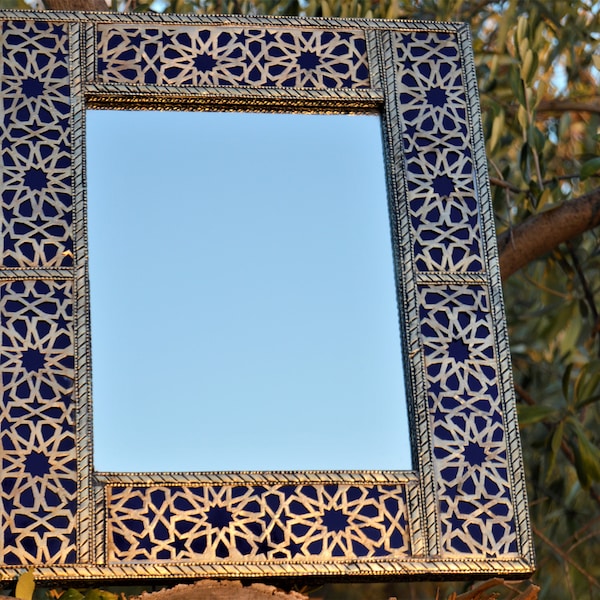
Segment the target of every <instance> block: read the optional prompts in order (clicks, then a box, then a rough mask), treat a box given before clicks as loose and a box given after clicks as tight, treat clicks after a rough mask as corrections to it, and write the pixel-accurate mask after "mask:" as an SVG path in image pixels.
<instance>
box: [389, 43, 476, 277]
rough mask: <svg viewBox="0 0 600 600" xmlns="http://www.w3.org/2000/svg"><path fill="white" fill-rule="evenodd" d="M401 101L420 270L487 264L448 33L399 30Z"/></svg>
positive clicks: (456, 58)
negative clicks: (482, 250)
mask: <svg viewBox="0 0 600 600" xmlns="http://www.w3.org/2000/svg"><path fill="white" fill-rule="evenodd" d="M394 40H395V43H396V46H395V52H396V56H397V60H396V65H397V67H396V68H397V72H396V78H397V86H398V94H399V103H398V109H399V113H400V121H401V127H402V132H403V135H402V141H403V146H404V153H405V154H404V156H405V161H406V183H407V188H408V189H407V192H408V203H409V214H410V222H411V226H412V230H413V252H414V258H415V266H416V268H417V270H419V271H446V272H473V271H481V270H483V261H482V258H481V245H480V242H479V240H480V237H481V231H480V225H479V212H478V201H477V192H476V190H475V170H474V166H473V159H472V155H471V149H470V136H469V123H468V116H467V102H466V95H465V86H464V81H463V75H462V69H461V62H460V55H459V48H458V43H457V39H456V36H455V35H453V34H450V33H443V32H437V33H429V32H414V33H395V35H394Z"/></svg>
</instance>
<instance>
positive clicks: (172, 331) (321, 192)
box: [86, 110, 411, 472]
mask: <svg viewBox="0 0 600 600" xmlns="http://www.w3.org/2000/svg"><path fill="white" fill-rule="evenodd" d="M86 128H87V134H86V135H87V178H88V179H87V185H88V233H89V243H90V281H91V292H90V293H91V317H92V372H93V403H94V461H95V468H96V470H99V471H121V472H123V471H135V472H138V471H220V470H236V471H240V470H306V469H332V470H337V469H360V470H363V469H410V468H411V458H410V445H409V436H408V425H407V417H406V412H407V411H406V399H405V383H404V377H403V373H402V360H401V344H400V335H399V326H398V312H397V306H396V293H395V283H394V274H393V265H392V250H391V241H390V230H389V217H388V212H387V200H386V190H385V174H384V161H383V153H382V144H381V132H380V128H381V125H380V119H379V117H378V116H377V115H360V116H356V115H335V116H332V115H282V114H248V113H244V114H239V113H206V112H153V111H136V112H127V111H108V110H107V111H99V110H89V111H87V125H86Z"/></svg>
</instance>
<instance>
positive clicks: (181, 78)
mask: <svg viewBox="0 0 600 600" xmlns="http://www.w3.org/2000/svg"><path fill="white" fill-rule="evenodd" d="M182 29H184V31H181V30H182ZM97 77H98V80H99V81H102V82H115V83H118V82H133V81H135V82H136V83H141V82H143V83H146V84H158V85H196V86H198V85H210V86H246V85H250V86H275V87H294V88H342V89H343V88H350V89H361V88H367V87H369V85H370V82H369V69H368V64H367V58H366V43H365V39H364V34H363V33H362V32H360V31H352V32H348V31H323V30H319V29H305V30H300V31H298V30H292V31H290V30H286V29H283V30H281V29H273V30H267V29H260V30H257V29H253V28H242V27H213V28H206V29H201V28H196V27H189V28H182V27H178V28H171V27H167V26H165V27H164V28H162V29H161V30H160V31H159V30H157V29H156V28H153V27H147V26H144V25H139V26H119V25H104V24H102V25H99V27H98V56H97Z"/></svg>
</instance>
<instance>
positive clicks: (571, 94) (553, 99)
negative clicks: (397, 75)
mask: <svg viewBox="0 0 600 600" xmlns="http://www.w3.org/2000/svg"><path fill="white" fill-rule="evenodd" d="M0 5H1V6H2V7H3V8H15V7H18V8H27V5H25V4H24V2H23V0H1V2H0ZM39 7H40V8H42V6H41V5H39ZM112 8H113V9H116V10H125V11H147V10H154V11H157V12H167V13H168V12H177V13H196V14H226V13H230V14H232V13H234V14H249V15H300V16H325V17H328V16H341V17H372V18H399V19H425V20H455V21H466V22H468V23H469V24H470V26H471V30H472V34H473V45H474V51H475V60H476V65H477V72H478V77H479V86H480V94H481V104H482V116H483V127H484V131H485V134H486V138H487V140H488V142H487V150H488V157H489V171H490V177H491V181H492V193H493V202H494V207H495V211H496V216H497V228H498V232H499V233H500V232H502V231H504V230H506V229H508V228H511V227H517V226H518V225H519V224H520V223H523V222H525V221H526V220H527V219H528V218H530V217H531V216H532V215H536V214H538V213H540V212H543V211H547V210H549V209H551V208H553V207H556V206H559V205H561V204H562V203H566V202H573V201H574V200H575V199H576V198H578V197H580V196H581V195H583V194H585V193H589V192H595V193H596V194H597V195H598V196H599V198H598V202H597V205H598V210H600V187H599V186H600V91H599V86H600V71H599V69H600V48H599V44H600V2H598V1H597V0H589V1H587V2H586V1H583V0H574V1H569V0H544V1H543V2H542V1H536V0H507V1H498V2H494V1H486V0H469V1H467V0H125V1H124V2H121V0H113V5H112ZM599 233H600V232H599V231H594V230H590V231H587V232H586V233H585V234H583V235H582V236H580V237H578V238H576V239H573V240H570V241H568V242H566V243H562V244H560V245H558V246H556V247H555V248H554V249H553V250H552V251H551V252H550V253H548V254H546V255H544V256H543V257H541V258H539V259H536V260H534V261H532V262H530V263H529V264H528V265H527V266H526V267H525V268H523V269H522V270H521V271H519V272H517V273H516V274H514V275H512V276H510V277H508V278H507V280H506V281H505V284H504V292H505V303H506V310H507V314H508V321H509V329H510V336H511V347H512V354H513V366H514V379H515V384H516V387H517V396H518V403H519V414H520V418H521V433H522V440H523V449H524V455H525V465H526V471H527V482H528V491H529V501H530V507H531V522H532V527H533V531H534V536H535V543H536V551H537V560H538V572H537V574H536V575H535V576H534V578H533V581H534V582H536V583H537V584H538V585H540V586H541V592H540V598H544V599H548V598H572V599H582V598H600V318H599V312H600V240H599ZM533 235H535V232H533ZM469 585H470V583H469V582H465V583H464V584H463V583H458V584H457V583H456V582H455V583H453V584H449V585H444V586H441V585H440V584H392V583H389V584H359V585H342V584H340V585H327V586H325V587H324V588H321V589H319V590H317V591H315V592H313V594H312V595H313V596H314V597H318V598H323V599H324V600H334V599H337V598H344V599H345V600H375V599H377V600H381V599H383V598H388V597H391V596H395V597H397V598H399V599H403V598H410V599H417V598H431V599H433V598H435V597H436V590H437V588H438V586H439V587H441V589H440V591H439V592H440V593H439V598H440V599H441V598H446V597H448V596H449V595H450V590H456V591H457V592H458V593H460V592H461V591H464V590H466V589H468V586H469ZM40 593H41V592H40ZM515 595H516V592H515ZM502 597H503V598H504V597H506V598H511V597H514V596H513V594H512V593H511V592H510V590H508V589H503V590H502Z"/></svg>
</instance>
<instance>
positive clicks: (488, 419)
mask: <svg viewBox="0 0 600 600" xmlns="http://www.w3.org/2000/svg"><path fill="white" fill-rule="evenodd" d="M420 305H421V335H422V338H423V350H424V356H425V369H426V376H427V381H428V402H429V409H430V414H431V417H430V418H431V424H432V432H433V440H434V442H433V447H434V451H433V452H434V456H435V459H436V460H435V465H436V473H437V475H438V476H437V478H436V480H437V482H438V494H439V498H440V521H441V537H442V547H443V548H445V549H446V551H448V552H458V553H461V554H462V553H466V554H474V555H480V554H483V555H486V556H491V555H493V556H504V555H507V554H509V553H514V552H516V551H517V540H516V533H515V524H514V514H513V513H514V511H513V505H512V501H511V494H510V483H509V477H508V464H507V456H506V440H505V434H504V424H503V418H502V412H501V405H500V398H499V393H498V375H497V362H496V356H495V351H494V328H493V326H492V321H491V318H490V309H489V304H488V296H487V293H486V289H485V288H484V287H483V286H478V285H473V286H466V285H465V286H447V287H446V286H422V287H421V288H420Z"/></svg>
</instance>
